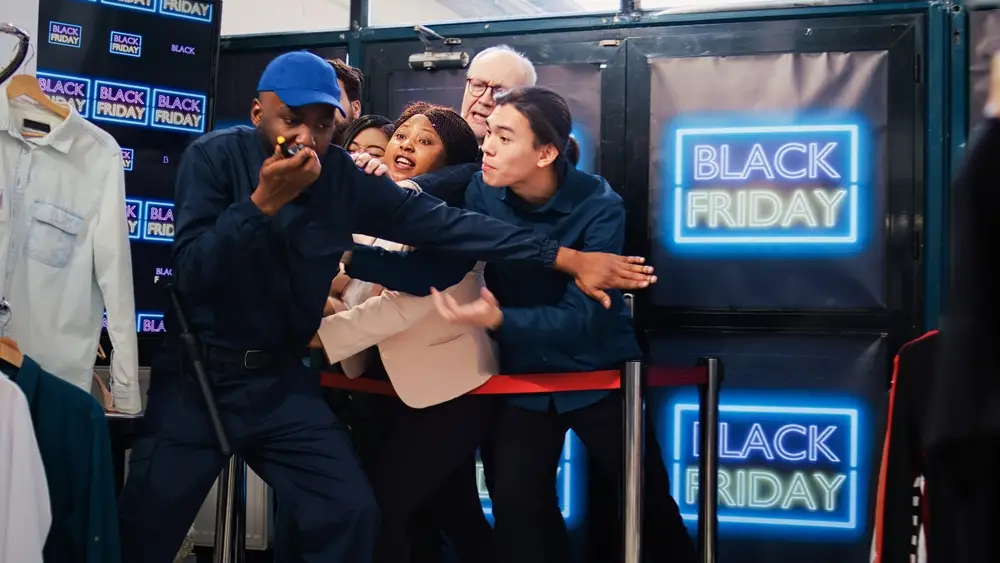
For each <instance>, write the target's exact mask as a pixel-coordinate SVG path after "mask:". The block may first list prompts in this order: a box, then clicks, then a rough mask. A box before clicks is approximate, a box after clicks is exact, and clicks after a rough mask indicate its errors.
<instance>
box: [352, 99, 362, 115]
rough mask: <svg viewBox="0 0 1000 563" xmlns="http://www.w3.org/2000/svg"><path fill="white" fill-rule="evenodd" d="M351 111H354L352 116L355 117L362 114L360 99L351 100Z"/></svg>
mask: <svg viewBox="0 0 1000 563" xmlns="http://www.w3.org/2000/svg"><path fill="white" fill-rule="evenodd" d="M351 112H353V113H354V117H355V118H358V117H361V115H362V114H361V102H360V101H358V100H354V101H352V102H351Z"/></svg>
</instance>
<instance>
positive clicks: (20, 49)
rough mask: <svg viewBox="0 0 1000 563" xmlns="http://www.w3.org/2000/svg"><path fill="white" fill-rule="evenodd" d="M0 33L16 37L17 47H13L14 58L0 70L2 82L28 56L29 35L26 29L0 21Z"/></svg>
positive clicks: (11, 74) (0, 80) (12, 73)
mask: <svg viewBox="0 0 1000 563" xmlns="http://www.w3.org/2000/svg"><path fill="white" fill-rule="evenodd" d="M0 33H3V34H5V35H13V36H14V37H15V38H17V47H15V48H14V60H13V61H11V62H10V64H9V65H7V67H6V68H4V69H3V70H0V82H3V81H5V80H7V79H8V78H10V77H11V76H13V75H14V73H15V72H17V69H19V68H21V65H22V64H24V59H25V58H26V57H27V56H28V47H29V46H30V45H31V36H29V35H28V32H27V31H24V30H23V29H21V28H19V27H17V26H15V25H14V24H12V23H0Z"/></svg>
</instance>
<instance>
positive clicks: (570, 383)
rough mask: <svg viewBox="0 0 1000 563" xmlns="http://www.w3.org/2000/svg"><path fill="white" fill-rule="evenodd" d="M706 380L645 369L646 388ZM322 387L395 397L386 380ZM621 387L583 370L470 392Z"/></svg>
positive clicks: (327, 376) (506, 380)
mask: <svg viewBox="0 0 1000 563" xmlns="http://www.w3.org/2000/svg"><path fill="white" fill-rule="evenodd" d="M707 379H708V372H707V370H706V369H705V368H704V367H701V366H698V367H690V368H669V367H650V368H648V369H647V370H646V377H645V381H646V385H648V386H649V387H678V386H683V385H698V384H700V383H704V382H705V381H706V380H707ZM322 384H323V386H324V387H333V388H336V389H346V390H348V391H360V392H362V393H375V394H378V395H395V394H396V392H395V391H394V390H393V388H392V384H391V383H389V382H388V381H376V380H373V379H365V378H363V377H359V378H357V379H348V378H347V377H345V376H343V375H341V374H337V373H324V374H323V376H322ZM619 388H621V372H620V371H618V370H604V371H585V372H576V373H545V374H537V375H494V376H493V377H491V378H490V379H489V380H488V381H487V382H486V383H485V384H483V385H482V387H479V388H478V389H475V390H473V391H470V393H471V394H473V395H521V394H526V393H564V392H567V391H611V390H614V389H619Z"/></svg>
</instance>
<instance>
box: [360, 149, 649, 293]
mask: <svg viewBox="0 0 1000 563" xmlns="http://www.w3.org/2000/svg"><path fill="white" fill-rule="evenodd" d="M344 158H345V159H348V158H349V157H347V155H346V153H345V154H344ZM344 174H345V177H344V178H343V182H342V183H341V185H352V186H356V187H357V188H358V190H359V192H358V199H357V201H358V214H357V215H358V216H357V225H358V229H356V230H358V231H360V232H363V233H365V234H370V235H374V236H378V237H380V238H385V239H387V240H394V241H398V242H401V243H404V244H409V245H411V246H426V247H435V248H436V249H438V250H441V251H445V252H448V253H451V254H453V255H456V256H457V257H462V258H466V259H469V260H483V261H487V262H491V261H492V262H497V261H504V260H518V261H527V262H533V263H536V264H539V265H541V266H545V267H549V268H555V269H557V270H559V271H561V272H564V273H566V274H569V275H570V276H572V277H573V278H574V279H575V280H576V281H577V286H578V287H579V288H580V289H581V291H583V292H584V293H585V294H586V295H587V296H589V297H591V298H593V299H596V300H598V301H599V302H601V303H602V304H603V305H604V306H605V307H610V306H611V299H610V297H609V296H608V295H607V294H606V293H604V291H602V290H603V289H608V288H617V289H641V288H644V287H647V286H648V285H649V284H650V283H653V282H655V277H654V276H653V275H652V273H653V269H652V268H651V267H649V266H645V265H644V262H645V260H644V259H643V258H640V257H623V256H618V255H616V254H611V253H605V252H586V253H584V252H579V251H576V250H572V249H569V248H565V247H563V248H560V247H559V245H558V243H556V242H555V241H553V240H551V239H549V238H547V237H545V236H543V235H541V234H540V233H536V232H534V231H532V230H530V229H524V228H520V227H515V226H513V225H510V224H508V223H505V222H503V221H499V220H497V219H493V218H490V217H486V216H484V215H480V214H477V213H471V212H468V211H462V210H458V209H455V208H452V207H448V206H447V205H445V204H444V203H443V202H441V201H440V200H438V199H436V198H433V197H430V196H429V195H427V194H423V193H414V192H413V191H412V190H404V189H403V188H400V187H399V186H397V185H396V184H395V182H393V181H392V180H390V179H389V178H385V177H380V176H374V175H366V174H364V173H363V172H361V171H360V170H358V169H357V168H356V167H354V166H353V165H352V166H351V169H350V170H345V172H344Z"/></svg>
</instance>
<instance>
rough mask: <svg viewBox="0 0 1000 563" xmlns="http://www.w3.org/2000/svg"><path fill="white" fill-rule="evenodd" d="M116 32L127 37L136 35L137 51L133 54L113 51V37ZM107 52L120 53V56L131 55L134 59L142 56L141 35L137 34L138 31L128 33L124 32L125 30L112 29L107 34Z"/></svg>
mask: <svg viewBox="0 0 1000 563" xmlns="http://www.w3.org/2000/svg"><path fill="white" fill-rule="evenodd" d="M116 33H117V34H119V35H124V36H127V37H138V38H139V52H138V53H136V54H135V55H133V54H132V53H119V52H117V51H115V50H114V47H115V39H114V38H115V34H116ZM108 53H110V54H112V55H120V56H122V57H132V58H134V59H138V58H140V57H142V36H141V35H139V34H138V33H128V32H125V31H117V30H114V29H112V30H111V33H109V34H108Z"/></svg>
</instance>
